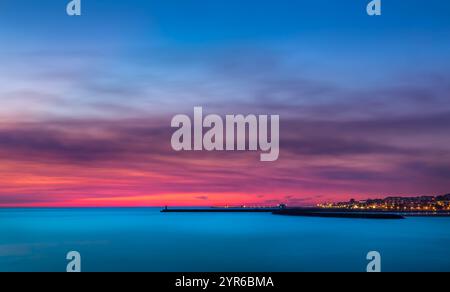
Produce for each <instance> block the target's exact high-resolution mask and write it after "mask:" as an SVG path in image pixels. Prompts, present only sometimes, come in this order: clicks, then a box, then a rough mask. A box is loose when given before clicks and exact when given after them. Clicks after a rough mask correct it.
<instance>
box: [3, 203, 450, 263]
mask: <svg viewBox="0 0 450 292" xmlns="http://www.w3.org/2000/svg"><path fill="white" fill-rule="evenodd" d="M72 250H75V251H78V252H80V253H81V257H82V261H81V263H82V270H83V271H365V269H366V265H367V261H366V255H367V253H368V252H369V251H379V252H380V253H381V255H382V270H383V271H450V218H407V219H406V220H392V221H384V220H379V221H378V220H363V219H333V218H307V217H285V216H275V215H271V214H259V213H248V214H245V213H236V214H223V213H207V214H194V213H160V212H159V209H154V208H140V209H0V271H65V269H66V264H67V261H66V259H65V258H66V254H67V253H68V252H69V251H72Z"/></svg>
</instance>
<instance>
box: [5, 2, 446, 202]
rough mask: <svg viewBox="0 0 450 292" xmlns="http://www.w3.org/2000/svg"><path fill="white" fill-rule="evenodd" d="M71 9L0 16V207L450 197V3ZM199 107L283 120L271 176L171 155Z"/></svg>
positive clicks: (18, 8) (239, 159)
mask: <svg viewBox="0 0 450 292" xmlns="http://www.w3.org/2000/svg"><path fill="white" fill-rule="evenodd" d="M68 2H69V1H64V0H40V1H31V0H21V1H17V0H1V2H0V102H1V106H0V207H13V206H19V207H20V206H24V207H25V206H26V207H32V206H37V207H38V206H39V207H57V206H164V205H170V206H175V205H176V206H185V205H191V206H211V205H213V206H219V205H241V204H247V205H252V204H253V205H273V204H278V203H287V204H288V205H291V206H294V205H295V206H307V205H313V204H316V203H319V202H329V201H341V200H348V199H350V198H356V199H367V198H378V197H385V196H410V195H411V196H413V195H440V194H446V193H449V192H450V149H449V147H448V145H449V142H450V137H449V133H450V131H449V130H450V18H449V17H448V15H450V2H448V1H439V0H429V1H423V0H422V1H419V0H410V1H404V0H384V1H382V5H383V6H382V9H383V10H382V12H383V15H382V16H379V17H369V16H367V14H366V7H365V6H366V4H367V3H368V2H369V1H366V0H347V1H341V0H327V1H325V0H317V1H306V0H297V1H292V0H277V1H275V0H259V1H255V0H245V1H242V0H239V1H238V0H228V1H218V0H183V1H175V0H145V1H144V0H127V1H107V0H95V1H94V0H82V14H83V15H82V16H80V17H69V16H67V15H66V14H65V6H66V4H67V3H68ZM406 2H407V3H406ZM195 106H202V107H203V109H204V111H205V112H206V114H208V113H211V114H220V115H225V114H278V115H280V121H281V122H280V123H281V124H280V157H279V159H278V160H277V161H276V162H272V163H263V162H260V160H259V153H256V152H227V153H225V152H206V151H204V152H174V151H173V150H172V148H171V145H170V138H171V135H172V133H173V131H174V130H173V129H171V128H170V121H171V119H172V117H173V116H174V115H176V114H188V115H192V113H193V108H194V107H195Z"/></svg>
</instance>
